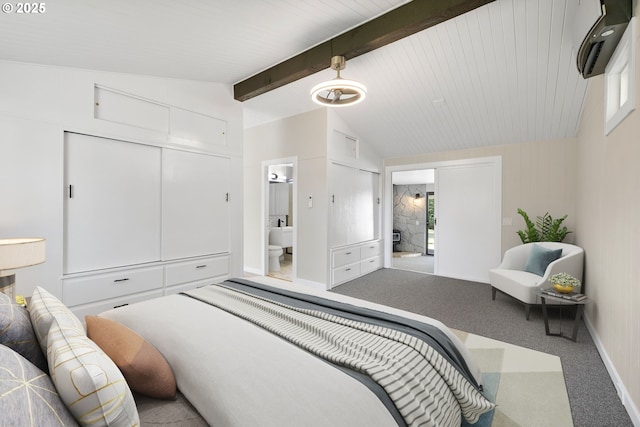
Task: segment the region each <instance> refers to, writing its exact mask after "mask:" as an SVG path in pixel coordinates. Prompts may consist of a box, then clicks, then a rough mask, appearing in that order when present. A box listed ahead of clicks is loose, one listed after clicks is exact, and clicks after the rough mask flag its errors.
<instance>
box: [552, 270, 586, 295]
mask: <svg viewBox="0 0 640 427" xmlns="http://www.w3.org/2000/svg"><path fill="white" fill-rule="evenodd" d="M549 282H551V284H552V285H553V288H554V289H555V290H556V291H558V292H560V293H563V294H569V293H571V292H573V291H574V290H575V289H576V288H579V287H580V285H581V283H580V280H578V279H577V278H575V277H573V276H572V275H570V274H568V273H556V274H552V275H551V277H549Z"/></svg>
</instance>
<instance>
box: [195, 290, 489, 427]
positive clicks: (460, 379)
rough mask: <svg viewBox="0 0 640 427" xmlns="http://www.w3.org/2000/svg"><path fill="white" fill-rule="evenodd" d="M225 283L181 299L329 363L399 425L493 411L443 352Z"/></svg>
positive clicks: (446, 422) (471, 418) (456, 421)
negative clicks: (381, 395)
mask: <svg viewBox="0 0 640 427" xmlns="http://www.w3.org/2000/svg"><path fill="white" fill-rule="evenodd" d="M248 283H252V282H248ZM225 284H228V283H227V282H225ZM225 284H222V285H213V286H207V287H204V288H200V289H195V290H193V291H189V292H186V293H185V294H186V295H189V296H191V297H192V298H196V299H199V300H201V301H203V302H206V303H208V304H211V305H213V306H215V307H218V308H220V309H222V310H225V311H227V312H229V313H232V314H234V315H236V316H238V317H241V318H243V319H245V320H248V321H250V322H252V323H254V324H256V325H258V326H260V327H262V328H264V329H266V330H268V331H270V332H271V333H273V334H276V335H278V336H280V337H281V338H283V339H285V340H288V341H289V342H291V343H294V344H295V345H297V346H298V347H300V348H302V349H304V350H306V351H308V352H310V353H312V354H314V355H316V356H318V357H321V358H323V359H324V360H326V361H328V362H330V363H333V364H334V365H337V366H339V367H342V368H343V369H349V370H353V371H355V372H357V373H359V374H364V375H366V376H368V377H370V378H371V379H373V380H374V381H375V382H376V383H377V384H378V385H379V386H380V387H381V388H382V389H383V390H384V392H385V393H386V395H387V396H388V399H389V398H390V400H391V402H392V406H394V407H395V408H394V409H393V411H397V413H399V415H400V417H396V419H397V420H398V418H400V419H399V420H398V423H399V424H400V425H407V426H460V423H461V415H462V416H464V418H465V419H466V420H467V421H468V422H470V423H474V422H476V421H477V420H478V418H479V417H480V415H481V414H483V413H485V412H487V411H490V410H491V409H493V407H494V404H493V403H491V402H490V401H489V400H487V399H486V398H485V397H484V396H483V395H482V393H481V392H480V391H479V390H478V388H477V387H476V385H475V384H473V383H472V381H470V380H469V378H468V375H465V374H464V372H461V371H460V369H459V367H456V366H454V365H455V364H454V363H451V361H450V358H449V357H447V355H446V354H443V353H442V352H441V350H439V349H436V348H434V346H433V345H430V344H428V343H427V342H425V341H424V340H422V339H420V338H418V337H416V336H414V335H412V334H409V333H406V332H403V331H402V330H396V329H394V328H390V327H386V326H380V325H378V324H375V322H374V323H369V322H363V321H358V320H353V319H350V318H347V317H343V316H340V315H337V314H335V310H324V309H313V308H309V307H313V306H311V305H308V304H307V303H303V304H302V306H299V307H296V306H293V305H291V304H285V303H283V302H281V301H275V300H273V299H271V298H267V297H266V296H264V293H262V294H259V295H252V294H250V292H249V289H248V288H244V287H243V286H240V287H241V288H243V289H241V290H238V289H231V288H229V287H227V286H225ZM231 285H233V284H231ZM260 286H262V287H265V286H264V285H260ZM236 287H237V286H236ZM327 311H329V312H327ZM436 347H437V346H436ZM387 396H385V397H387ZM381 400H382V399H381ZM393 411H392V413H393ZM394 415H395V414H394Z"/></svg>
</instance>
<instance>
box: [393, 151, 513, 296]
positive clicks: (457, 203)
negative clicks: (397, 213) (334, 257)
mask: <svg viewBox="0 0 640 427" xmlns="http://www.w3.org/2000/svg"><path fill="white" fill-rule="evenodd" d="M425 169H433V170H434V183H435V188H434V193H435V194H434V202H435V203H434V212H435V215H434V229H435V233H434V240H433V242H434V256H433V257H432V258H433V261H434V268H433V273H434V274H436V275H439V276H446V277H454V278H458V279H463V280H469V281H474V282H480V283H488V282H489V275H488V272H489V270H490V269H491V268H494V267H495V266H496V265H498V264H500V260H501V242H502V218H501V214H502V158H501V157H498V156H494V157H480V158H470V159H458V160H449V161H440V162H429V163H421V164H407V165H397V166H387V167H385V198H384V212H385V214H384V229H383V232H384V235H385V236H389V237H388V238H386V239H385V243H384V246H385V251H384V257H385V258H384V266H385V268H390V267H394V262H393V258H394V257H393V253H394V252H393V249H394V248H398V246H399V245H397V241H396V238H395V235H396V233H395V232H394V230H395V229H396V227H398V224H397V223H394V221H395V219H394V212H393V211H394V208H395V207H396V203H398V202H399V200H398V199H397V198H396V197H395V196H394V189H393V187H394V185H393V183H394V178H398V177H401V176H402V175H401V174H399V175H396V173H397V172H405V171H407V172H408V171H416V170H425ZM396 183H398V181H396ZM408 193H409V194H408V197H410V194H411V193H410V192H408ZM414 198H415V195H414ZM404 202H405V203H406V200H405V201H404ZM425 215H426V214H425ZM425 222H426V221H425ZM414 226H415V221H414ZM402 240H405V237H404V236H401V240H400V241H402ZM396 250H397V249H396Z"/></svg>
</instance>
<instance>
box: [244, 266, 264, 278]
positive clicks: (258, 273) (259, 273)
mask: <svg viewBox="0 0 640 427" xmlns="http://www.w3.org/2000/svg"><path fill="white" fill-rule="evenodd" d="M244 272H245V273H249V274H253V275H255V276H263V275H264V274H263V273H262V270H261V269H259V268H251V267H247V266H245V267H244Z"/></svg>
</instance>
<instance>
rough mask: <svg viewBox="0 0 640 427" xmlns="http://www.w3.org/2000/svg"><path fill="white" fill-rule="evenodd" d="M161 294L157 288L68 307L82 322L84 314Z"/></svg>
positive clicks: (96, 313)
mask: <svg viewBox="0 0 640 427" xmlns="http://www.w3.org/2000/svg"><path fill="white" fill-rule="evenodd" d="M161 296H162V290H161V289H158V290H155V291H150V292H143V293H140V294H135V295H126V296H123V297H119V298H111V299H108V300H104V301H98V302H94V303H91V304H82V305H77V306H75V307H70V310H71V311H72V312H73V314H75V315H76V316H77V317H78V319H80V321H81V322H82V323H84V316H96V315H98V314H100V313H102V312H104V311H107V310H111V309H112V308H116V307H120V306H123V305H129V304H134V303H136V302H141V301H146V300H148V299H151V298H158V297H161Z"/></svg>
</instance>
